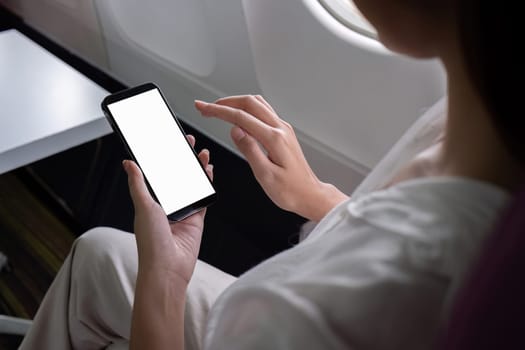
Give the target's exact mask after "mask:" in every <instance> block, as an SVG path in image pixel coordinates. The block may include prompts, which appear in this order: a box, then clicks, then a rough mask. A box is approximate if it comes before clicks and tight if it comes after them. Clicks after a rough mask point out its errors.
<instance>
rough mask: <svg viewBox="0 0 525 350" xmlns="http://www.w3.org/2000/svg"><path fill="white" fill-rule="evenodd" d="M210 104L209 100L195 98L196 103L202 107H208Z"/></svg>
mask: <svg viewBox="0 0 525 350" xmlns="http://www.w3.org/2000/svg"><path fill="white" fill-rule="evenodd" d="M208 104H209V103H208V102H204V101H201V100H195V105H200V106H201V107H206V106H207V105H208Z"/></svg>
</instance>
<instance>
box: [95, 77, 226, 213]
mask: <svg viewBox="0 0 525 350" xmlns="http://www.w3.org/2000/svg"><path fill="white" fill-rule="evenodd" d="M101 106H102V110H103V112H104V114H105V116H106V118H107V119H108V121H109V123H110V124H111V127H112V128H113V130H114V131H115V132H116V133H117V134H118V135H119V136H120V138H121V139H122V141H123V143H124V145H125V146H126V148H127V150H128V152H129V154H130V156H131V158H133V160H135V162H136V163H137V164H138V166H139V167H140V168H141V170H142V173H143V174H144V177H145V179H146V183H147V185H148V187H149V189H150V192H151V194H152V196H153V197H154V198H155V200H157V202H158V203H159V204H160V205H161V207H162V208H163V209H164V211H165V212H166V215H167V217H168V219H169V220H171V221H179V220H182V219H184V218H186V217H188V216H190V215H191V214H193V213H195V212H197V211H199V210H201V209H203V208H204V207H206V206H208V205H210V204H211V203H213V202H214V201H215V199H216V196H217V193H216V191H215V189H214V187H213V185H212V182H211V180H210V179H209V178H208V175H207V174H206V171H205V170H204V168H203V167H202V165H201V164H200V162H199V159H198V158H197V154H196V153H195V151H194V150H193V147H191V145H190V144H189V142H188V140H187V138H186V135H185V133H184V131H183V129H182V126H181V125H180V123H179V121H178V120H177V118H176V116H175V114H174V113H173V112H172V110H171V108H170V107H169V105H168V103H167V101H166V99H165V97H164V96H163V94H162V93H161V91H160V89H159V88H158V87H157V86H156V85H155V84H153V83H146V84H142V85H139V86H136V87H133V88H130V89H127V90H124V91H120V92H117V93H115V94H112V95H109V96H107V97H106V98H105V99H104V100H103V101H102V104H101Z"/></svg>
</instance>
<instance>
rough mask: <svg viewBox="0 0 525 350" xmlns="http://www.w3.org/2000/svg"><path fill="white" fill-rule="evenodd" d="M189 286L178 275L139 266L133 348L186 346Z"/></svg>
mask: <svg viewBox="0 0 525 350" xmlns="http://www.w3.org/2000/svg"><path fill="white" fill-rule="evenodd" d="M186 288H187V283H186V282H185V281H183V280H182V279H180V278H178V277H176V276H170V275H167V274H165V273H163V272H162V271H159V270H156V271H151V270H150V271H141V270H140V268H139V273H138V276H137V285H136V289H135V300H134V305H133V317H132V323H131V339H130V349H170V350H173V349H177V350H182V349H184V307H185V303H186Z"/></svg>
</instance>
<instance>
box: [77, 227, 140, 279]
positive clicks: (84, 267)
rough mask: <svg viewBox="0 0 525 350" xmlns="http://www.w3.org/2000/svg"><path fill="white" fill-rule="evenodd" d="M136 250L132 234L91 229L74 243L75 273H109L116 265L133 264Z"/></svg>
mask: <svg viewBox="0 0 525 350" xmlns="http://www.w3.org/2000/svg"><path fill="white" fill-rule="evenodd" d="M136 255H137V248H136V243H135V236H134V235H133V234H130V233H127V232H124V231H120V230H117V229H114V228H109V227H97V228H93V229H91V230H89V231H87V232H85V233H84V234H83V235H81V236H80V237H79V238H77V240H76V241H75V243H74V248H73V265H74V269H75V270H77V273H82V271H83V272H84V273H98V272H103V271H107V272H110V270H112V269H113V268H114V267H115V266H116V265H122V264H125V263H126V261H128V260H129V261H131V262H132V263H133V261H134V260H136Z"/></svg>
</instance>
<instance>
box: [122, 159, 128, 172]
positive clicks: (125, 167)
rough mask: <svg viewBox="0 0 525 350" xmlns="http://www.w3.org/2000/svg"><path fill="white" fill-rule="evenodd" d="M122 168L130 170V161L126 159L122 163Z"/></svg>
mask: <svg viewBox="0 0 525 350" xmlns="http://www.w3.org/2000/svg"><path fill="white" fill-rule="evenodd" d="M122 167H123V168H124V170H128V160H127V159H124V160H123V161H122Z"/></svg>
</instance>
